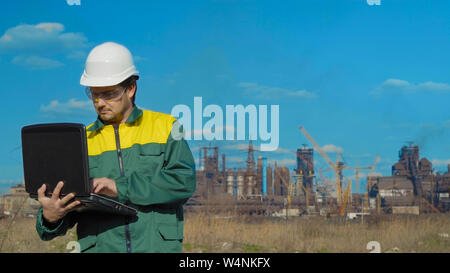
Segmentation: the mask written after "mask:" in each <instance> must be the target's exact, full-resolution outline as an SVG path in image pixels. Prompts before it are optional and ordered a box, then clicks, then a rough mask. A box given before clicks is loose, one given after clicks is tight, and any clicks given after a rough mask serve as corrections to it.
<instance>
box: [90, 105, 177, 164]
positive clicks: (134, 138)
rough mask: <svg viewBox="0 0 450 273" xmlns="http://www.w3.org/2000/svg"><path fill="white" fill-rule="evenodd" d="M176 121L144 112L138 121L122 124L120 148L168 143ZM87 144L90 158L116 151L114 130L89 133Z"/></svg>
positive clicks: (157, 114) (165, 116)
mask: <svg viewBox="0 0 450 273" xmlns="http://www.w3.org/2000/svg"><path fill="white" fill-rule="evenodd" d="M175 120H176V119H175V118H174V117H172V116H171V115H168V114H164V113H158V112H153V111H149V110H143V113H142V116H141V117H140V118H138V119H137V120H136V121H134V122H131V123H122V124H120V126H119V136H120V148H121V149H122V150H123V149H127V148H130V147H131V146H133V145H134V144H140V145H143V144H147V143H161V144H163V143H166V142H167V139H168V137H169V134H170V132H171V130H172V126H173V123H174V122H175ZM90 126H92V125H90ZM90 126H89V127H90ZM87 143H88V154H89V155H90V156H92V155H100V154H102V153H103V152H106V151H114V150H116V139H115V134H114V128H113V127H112V125H106V126H104V127H102V128H101V129H100V130H97V131H92V132H89V131H88V132H87Z"/></svg>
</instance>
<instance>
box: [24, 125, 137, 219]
mask: <svg viewBox="0 0 450 273" xmlns="http://www.w3.org/2000/svg"><path fill="white" fill-rule="evenodd" d="M22 156H23V169H24V178H25V190H26V191H27V193H29V194H30V197H31V198H34V199H37V197H38V194H37V191H38V189H39V188H40V187H41V186H42V184H46V185H47V190H46V195H48V196H50V195H51V193H52V192H53V189H54V188H55V187H56V185H57V184H58V182H59V181H63V182H64V186H63V188H62V190H61V197H60V198H62V197H64V196H65V195H67V194H69V193H75V197H74V199H75V200H80V201H81V203H82V204H83V206H82V208H81V209H79V211H84V210H97V211H103V212H108V213H114V214H120V215H127V216H134V215H136V214H137V210H136V209H134V208H132V207H129V206H127V205H125V204H122V203H119V202H117V201H115V200H113V199H111V198H108V197H106V196H103V195H98V194H94V193H91V183H90V181H89V180H90V178H89V161H88V152H87V141H86V130H85V127H84V125H83V124H79V123H47V124H35V125H29V126H25V127H23V128H22Z"/></svg>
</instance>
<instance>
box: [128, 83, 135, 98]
mask: <svg viewBox="0 0 450 273" xmlns="http://www.w3.org/2000/svg"><path fill="white" fill-rule="evenodd" d="M135 93H136V84H133V85H130V86H128V88H127V96H128V97H129V98H130V99H131V98H133V96H134V94H135Z"/></svg>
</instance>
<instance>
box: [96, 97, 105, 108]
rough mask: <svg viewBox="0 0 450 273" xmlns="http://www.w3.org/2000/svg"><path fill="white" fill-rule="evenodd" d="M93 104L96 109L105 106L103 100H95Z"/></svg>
mask: <svg viewBox="0 0 450 273" xmlns="http://www.w3.org/2000/svg"><path fill="white" fill-rule="evenodd" d="M94 103H95V104H96V105H97V107H98V106H103V105H105V104H106V102H105V101H104V100H103V99H101V98H95V100H94Z"/></svg>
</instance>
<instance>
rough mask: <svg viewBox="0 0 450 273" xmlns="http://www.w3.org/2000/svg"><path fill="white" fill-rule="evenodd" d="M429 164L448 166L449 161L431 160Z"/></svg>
mask: <svg viewBox="0 0 450 273" xmlns="http://www.w3.org/2000/svg"><path fill="white" fill-rule="evenodd" d="M431 164H433V165H434V166H447V165H448V164H450V159H433V160H431Z"/></svg>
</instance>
